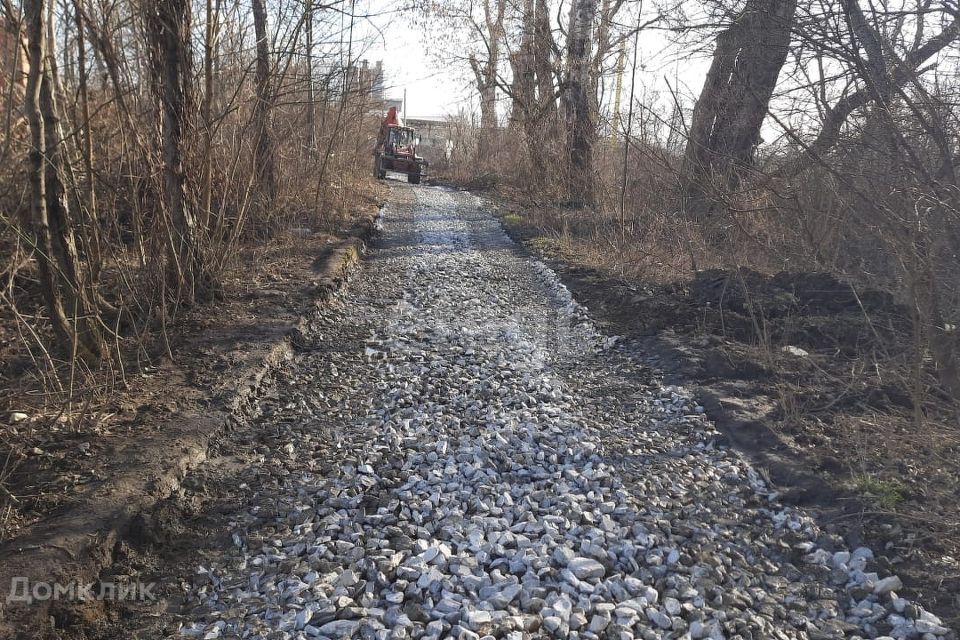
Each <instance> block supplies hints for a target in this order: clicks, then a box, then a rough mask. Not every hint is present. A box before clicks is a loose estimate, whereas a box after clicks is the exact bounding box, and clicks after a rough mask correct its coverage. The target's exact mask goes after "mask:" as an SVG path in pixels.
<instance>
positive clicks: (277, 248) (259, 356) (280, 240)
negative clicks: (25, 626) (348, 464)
mask: <svg viewBox="0 0 960 640" xmlns="http://www.w3.org/2000/svg"><path fill="white" fill-rule="evenodd" d="M377 210H378V209H377V206H376V202H375V201H373V200H371V201H370V202H368V203H367V206H366V208H365V209H364V210H363V211H361V212H359V213H358V215H357V217H356V219H355V220H350V221H346V222H345V223H344V225H343V226H342V228H340V229H339V230H338V231H337V234H336V235H333V234H331V233H325V232H319V231H317V232H315V231H313V230H311V229H308V228H305V227H296V228H294V229H291V230H290V231H287V232H284V233H282V234H280V235H279V236H277V237H275V238H272V239H270V240H269V241H267V242H264V243H262V244H261V245H260V246H255V247H254V246H251V247H249V248H248V249H246V250H245V251H244V253H243V255H242V256H240V258H239V260H238V262H237V265H236V268H235V269H233V270H232V271H230V272H228V273H227V275H226V277H225V278H224V280H223V283H222V285H223V290H222V292H221V297H220V299H218V300H217V301H216V302H214V303H211V304H209V305H204V306H200V307H197V308H196V309H193V310H191V311H189V312H187V313H185V314H183V315H182V316H181V317H180V318H179V319H178V320H177V322H176V323H174V324H171V325H169V326H168V327H167V328H166V331H165V332H163V334H162V335H160V336H159V337H158V338H157V340H155V341H153V342H152V343H148V344H145V345H144V347H143V348H142V350H141V351H140V353H139V354H138V356H137V357H136V358H133V359H131V360H130V361H127V362H124V366H123V372H124V373H123V375H122V376H121V375H120V374H117V375H116V376H114V377H109V376H103V375H100V376H96V377H92V378H91V377H83V378H81V377H80V376H77V385H78V386H77V387H76V389H77V392H76V393H75V397H79V398H82V399H83V400H82V401H78V402H74V403H73V404H67V405H62V404H58V403H56V402H53V401H52V399H50V398H47V396H45V394H44V393H41V392H39V391H36V390H35V389H37V388H38V386H39V385H38V383H37V381H36V380H34V379H33V378H32V377H31V371H32V369H31V360H30V357H29V356H28V355H26V354H24V352H23V350H22V349H21V347H22V343H20V342H19V341H18V339H17V337H16V335H15V333H14V332H11V331H6V330H7V329H10V324H8V323H0V324H2V328H3V329H4V332H3V344H2V347H3V349H2V352H3V354H4V358H3V362H2V367H0V379H2V381H3V393H2V394H0V416H2V420H0V488H2V489H3V490H2V491H0V507H2V509H0V579H2V584H0V595H2V599H0V636H3V634H4V633H5V632H9V627H8V626H6V625H8V624H9V625H12V626H16V625H17V624H19V622H18V621H20V620H22V619H24V617H23V616H24V615H25V610H24V608H23V607H22V606H21V607H19V608H18V607H17V603H16V602H5V600H6V597H7V596H8V595H9V594H10V591H11V588H12V586H11V585H12V583H11V581H12V580H13V579H14V578H15V577H17V576H22V577H27V576H29V577H30V578H31V579H32V580H34V581H37V580H44V581H50V582H53V581H54V580H56V581H60V582H68V581H84V582H85V583H88V582H96V581H97V580H98V576H97V572H98V571H99V570H100V568H101V567H103V566H106V565H110V564H112V563H113V562H114V560H115V559H116V558H123V557H125V552H124V548H125V545H126V544H127V541H129V540H141V539H152V537H153V534H152V533H150V531H151V530H152V529H151V527H149V526H147V523H148V521H149V520H150V519H151V518H152V517H154V516H152V515H150V511H151V510H152V508H153V505H154V504H155V503H156V501H157V500H161V501H162V500H164V499H165V498H167V497H168V496H169V495H170V494H171V492H172V491H174V490H175V489H176V487H177V485H178V484H179V482H180V481H181V479H182V478H183V477H184V476H185V475H186V474H187V473H188V472H189V471H190V470H191V469H193V468H194V467H195V466H196V465H198V464H200V463H201V462H203V461H204V460H205V459H206V458H207V457H208V456H209V454H210V447H211V446H215V445H212V444H211V438H213V439H214V440H213V442H214V443H215V442H216V441H218V440H217V439H220V438H222V437H223V434H224V433H226V432H227V431H229V429H230V428H232V426H234V425H235V424H236V423H237V422H239V421H242V419H243V418H244V416H245V415H246V414H247V413H248V411H249V406H248V400H249V399H250V397H251V396H253V395H257V394H259V389H260V387H261V386H263V385H265V384H268V379H269V375H270V373H271V371H272V370H273V369H274V368H276V367H277V366H279V365H280V364H281V363H282V362H284V361H285V360H286V359H287V358H289V357H290V354H291V352H292V350H293V349H295V348H296V345H297V344H298V341H299V340H301V339H302V335H301V331H300V329H299V327H300V324H301V323H302V322H303V321H304V319H305V318H309V317H310V316H311V314H312V313H313V312H314V311H315V309H316V305H317V304H320V303H322V302H323V301H324V300H326V299H327V298H329V296H330V295H332V293H333V292H334V290H335V289H336V288H338V287H339V286H341V285H342V284H343V282H344V279H345V278H346V276H347V273H346V271H344V269H346V268H347V267H348V265H350V264H353V263H355V262H356V260H357V258H358V257H359V255H358V250H359V248H360V247H362V243H363V242H364V241H365V239H366V238H368V237H369V236H370V235H371V233H372V232H373V230H374V220H375V217H376V215H377ZM21 298H23V296H21ZM3 319H4V320H7V318H3ZM81 380H82V381H83V382H82V384H84V385H86V386H85V387H81V386H79V385H80V384H81V382H80V381H81ZM159 513H160V514H162V509H161V510H160V512H159ZM159 517H161V518H162V515H160V516H159ZM62 604H63V603H54V602H47V603H45V604H44V605H43V606H42V607H41V608H38V609H36V611H42V615H40V617H41V618H42V619H44V620H46V618H44V616H45V615H47V614H46V613H45V612H47V611H48V609H49V615H50V616H51V619H52V620H53V621H54V622H53V624H54V626H55V627H62V626H64V625H65V624H70V623H71V620H72V619H74V618H76V617H77V616H81V617H83V616H92V618H93V619H97V618H98V616H100V615H102V608H101V607H99V606H94V607H89V606H84V607H73V606H61V605H62ZM46 605H51V606H49V607H47V606H46ZM30 613H31V615H30V616H27V617H28V618H31V617H34V616H33V615H32V612H30ZM30 624H31V626H36V624H35V621H34V622H31V623H30ZM44 626H45V625H41V628H36V629H34V630H35V631H37V632H43V633H45V632H46V631H45V630H44V629H43V627H44ZM53 633H56V632H53ZM54 637H56V636H55V635H54Z"/></svg>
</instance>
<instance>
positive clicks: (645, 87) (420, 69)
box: [363, 0, 709, 117]
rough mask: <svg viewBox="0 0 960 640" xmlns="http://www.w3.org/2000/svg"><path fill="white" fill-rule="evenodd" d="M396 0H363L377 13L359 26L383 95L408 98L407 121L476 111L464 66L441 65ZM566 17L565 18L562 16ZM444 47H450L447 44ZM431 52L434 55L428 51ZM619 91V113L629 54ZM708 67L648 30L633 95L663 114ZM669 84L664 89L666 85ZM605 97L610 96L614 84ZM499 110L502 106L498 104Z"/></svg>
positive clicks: (696, 86)
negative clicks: (381, 73) (378, 69)
mask: <svg viewBox="0 0 960 640" xmlns="http://www.w3.org/2000/svg"><path fill="white" fill-rule="evenodd" d="M396 2H397V0H368V6H369V12H370V13H372V14H378V15H377V17H374V18H372V19H371V20H370V21H368V22H367V24H366V25H365V26H364V28H363V30H364V34H365V35H366V36H368V37H369V42H370V45H369V48H368V49H367V50H366V51H365V52H364V55H365V57H366V58H367V59H368V60H369V61H370V62H371V63H375V62H376V61H377V60H382V61H383V63H384V67H385V81H386V85H387V91H386V93H387V96H388V97H391V98H402V97H403V94H404V90H406V95H407V115H408V116H411V117H416V116H419V117H423V116H445V115H452V114H455V113H457V112H458V111H460V110H461V109H467V110H473V109H476V108H477V107H478V100H477V95H476V88H475V86H474V85H473V82H472V78H471V76H470V72H469V70H468V69H467V68H466V63H465V62H461V63H459V64H456V63H453V64H451V63H450V62H449V61H447V62H443V61H441V58H443V57H444V56H443V55H442V51H437V49H439V48H441V47H443V46H445V45H444V43H442V42H437V41H436V40H435V37H436V33H435V32H434V34H433V35H431V33H428V31H427V29H426V28H425V27H424V26H423V25H422V24H420V21H418V20H417V19H416V18H415V17H411V15H410V14H407V13H403V12H401V11H399V10H398V9H397V8H396V7H397V4H396ZM563 15H565V13H563ZM446 46H449V45H446ZM431 51H433V52H431ZM627 65H628V68H627V72H626V75H625V77H624V86H623V99H622V103H623V109H624V111H625V110H626V102H627V98H628V96H629V92H630V80H629V72H630V69H629V52H628V61H627ZM708 66H709V59H707V58H706V56H693V57H691V56H688V55H684V54H683V53H682V52H680V51H678V50H677V49H676V47H675V46H673V45H671V44H670V43H669V41H668V39H667V37H666V36H665V35H664V32H662V31H656V30H647V31H644V32H643V33H642V34H641V36H640V50H639V64H638V67H639V68H638V69H637V74H636V76H635V82H636V95H637V98H638V99H639V98H640V97H641V96H643V97H645V98H646V102H647V103H653V104H659V105H660V106H661V107H662V108H663V109H667V113H669V110H670V109H672V104H673V98H672V96H671V95H670V93H669V92H670V87H674V88H676V87H677V86H678V85H679V93H680V94H681V96H683V97H685V98H687V99H690V100H692V97H693V96H694V95H695V94H696V93H697V92H698V91H699V90H700V88H701V85H702V83H703V78H704V75H705V73H706V70H707V68H708ZM668 83H669V86H668ZM609 84H610V86H608V88H607V95H608V96H612V95H613V86H612V85H613V79H610V80H609ZM503 103H504V106H505V103H506V101H505V100H504V101H503Z"/></svg>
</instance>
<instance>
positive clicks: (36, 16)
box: [0, 0, 379, 541]
mask: <svg viewBox="0 0 960 640" xmlns="http://www.w3.org/2000/svg"><path fill="white" fill-rule="evenodd" d="M254 8H255V9H257V11H254V12H253V14H252V15H248V13H249V11H250V7H249V6H247V7H243V6H241V5H237V4H229V3H227V4H223V3H207V5H206V7H204V8H203V9H202V10H201V11H200V12H199V15H194V13H195V11H196V9H197V7H195V6H193V5H192V4H191V3H184V2H147V3H139V4H138V3H130V2H115V3H108V4H103V3H97V2H86V1H84V0H78V1H76V2H66V3H52V2H48V1H47V0H30V1H28V2H24V3H22V5H20V4H17V3H10V2H3V3H2V4H0V36H2V37H0V45H2V46H0V53H2V56H3V59H2V64H0V76H2V80H0V89H2V92H0V107H2V109H0V111H2V118H0V132H2V133H0V541H6V540H9V539H10V538H12V537H14V536H16V535H17V534H18V533H19V532H21V531H23V530H24V528H25V527H27V526H29V525H30V524H31V523H33V522H35V521H36V520H37V519H38V518H40V517H43V516H44V515H45V514H48V513H50V512H51V511H52V510H54V509H56V508H57V507H58V506H59V505H60V504H61V503H62V502H63V501H64V500H69V499H70V497H71V496H72V495H73V494H74V493H76V492H77V491H80V490H82V487H83V485H85V484H87V483H90V482H95V481H96V480H97V464H96V461H97V460H99V459H101V457H102V456H110V455H111V450H112V449H111V446H108V445H107V444H106V443H108V442H111V441H112V439H113V438H123V437H135V433H134V432H132V431H130V432H123V433H118V432H117V429H118V428H120V429H122V427H118V426H117V421H118V415H120V414H123V413H124V410H123V409H119V410H118V409H117V407H116V403H117V398H118V397H133V398H136V397H137V396H138V394H140V392H141V391H142V389H143V388H144V385H146V386H147V387H149V386H150V384H154V385H155V386H157V388H159V387H160V386H162V384H165V383H169V384H176V382H177V381H176V380H159V379H158V371H161V370H163V369H164V366H165V365H164V363H169V362H170V361H172V360H173V359H174V353H175V351H176V349H177V345H178V344H180V341H181V338H182V335H181V333H182V332H183V331H185V330H186V329H187V328H188V327H193V328H195V327H196V326H197V324H198V323H200V324H203V323H205V322H207V321H206V320H205V319H204V318H205V317H208V316H210V317H216V316H218V314H220V313H223V312H224V311H225V310H226V309H229V308H231V305H233V304H236V303H237V302H238V299H241V298H243V297H244V296H255V289H256V287H258V286H266V285H268V284H269V274H270V273H271V271H272V270H274V269H275V265H276V262H277V259H278V256H282V255H283V253H284V252H285V251H287V250H288V249H289V248H295V247H297V246H298V243H300V244H302V243H303V242H306V240H302V239H299V238H301V237H302V238H309V239H310V241H311V242H314V241H318V238H331V239H332V238H338V237H342V236H344V235H346V234H348V233H349V230H350V228H351V226H352V225H353V223H354V221H355V219H356V216H357V215H359V214H360V213H364V214H367V213H368V211H369V209H370V207H371V206H373V201H372V197H371V193H373V187H372V184H371V180H370V179H369V176H368V173H369V138H370V135H371V134H372V133H371V132H372V131H373V130H374V127H375V125H376V118H377V116H376V115H375V114H372V112H371V105H372V104H373V105H376V110H378V109H379V104H378V103H377V100H378V99H379V97H376V96H375V95H374V92H373V78H372V76H371V75H370V74H369V72H368V71H367V70H366V69H365V68H364V67H362V66H361V64H360V61H359V59H355V58H354V57H351V56H353V55H354V54H351V53H347V54H346V55H344V53H345V52H347V51H348V48H349V46H350V45H351V38H352V37H353V36H352V31H350V28H351V25H350V21H349V20H347V21H343V20H341V13H340V12H339V10H338V9H337V4H336V3H334V5H330V6H326V7H324V8H323V9H320V8H315V7H314V6H313V5H312V4H311V3H306V4H304V3H282V6H270V7H266V6H265V5H264V3H259V4H257V6H256V7H254ZM248 18H249V19H248ZM357 50H359V48H358V49H357ZM322 244H323V243H322V242H320V244H319V245H316V246H321V245H322ZM291 250H292V249H291ZM313 257H315V256H311V257H304V256H300V259H308V260H310V261H312V259H313ZM246 300H247V303H248V304H250V305H255V304H256V298H255V297H249V298H247V299H246ZM160 377H161V378H162V376H160ZM158 402H161V404H162V401H159V400H158Z"/></svg>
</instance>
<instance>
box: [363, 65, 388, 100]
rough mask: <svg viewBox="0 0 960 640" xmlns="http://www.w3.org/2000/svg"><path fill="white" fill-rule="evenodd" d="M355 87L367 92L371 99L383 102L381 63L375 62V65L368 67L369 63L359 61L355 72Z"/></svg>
mask: <svg viewBox="0 0 960 640" xmlns="http://www.w3.org/2000/svg"><path fill="white" fill-rule="evenodd" d="M357 85H358V86H359V87H360V89H361V90H362V91H365V92H367V93H368V94H369V96H370V98H371V99H373V100H377V101H379V100H383V86H384V85H383V62H382V61H380V60H377V62H376V64H374V65H373V66H370V63H369V62H367V61H366V60H361V61H360V68H359V69H358V70H357Z"/></svg>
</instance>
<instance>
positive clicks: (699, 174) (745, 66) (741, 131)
mask: <svg viewBox="0 0 960 640" xmlns="http://www.w3.org/2000/svg"><path fill="white" fill-rule="evenodd" d="M796 8H797V3H796V0H749V1H748V3H747V6H746V7H745V8H744V10H743V12H742V13H741V14H740V15H739V16H737V18H736V19H735V20H734V22H733V24H731V25H730V26H729V27H727V28H726V29H725V30H724V31H723V32H721V33H720V35H719V36H718V37H717V48H716V51H715V52H714V55H713V62H712V64H711V66H710V70H709V71H708V73H707V77H706V81H705V82H704V85H703V90H702V91H701V93H700V98H699V99H698V100H697V104H696V107H695V108H694V112H693V117H692V119H691V124H690V133H689V137H688V140H687V147H686V152H685V154H684V162H683V171H682V175H681V184H682V188H683V191H684V195H685V196H687V198H688V202H689V203H690V207H689V209H688V210H689V211H690V212H691V213H692V214H693V216H694V217H700V216H701V215H702V214H703V213H704V204H705V201H706V200H707V193H708V191H709V188H710V187H711V185H713V184H714V183H715V182H717V183H719V185H720V186H721V187H727V186H731V185H733V184H736V183H737V181H738V178H739V175H740V173H741V172H742V170H743V169H745V168H747V167H749V166H750V165H751V164H752V162H753V155H754V150H755V148H756V146H757V144H758V143H759V142H760V127H761V125H762V124H763V119H764V117H765V116H766V114H767V108H768V106H769V104H770V98H771V97H772V96H773V91H774V89H775V88H776V83H777V77H778V76H779V74H780V69H781V68H782V67H783V64H784V62H785V61H786V58H787V53H788V49H789V46H790V32H791V28H792V25H793V21H794V15H795V13H796Z"/></svg>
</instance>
